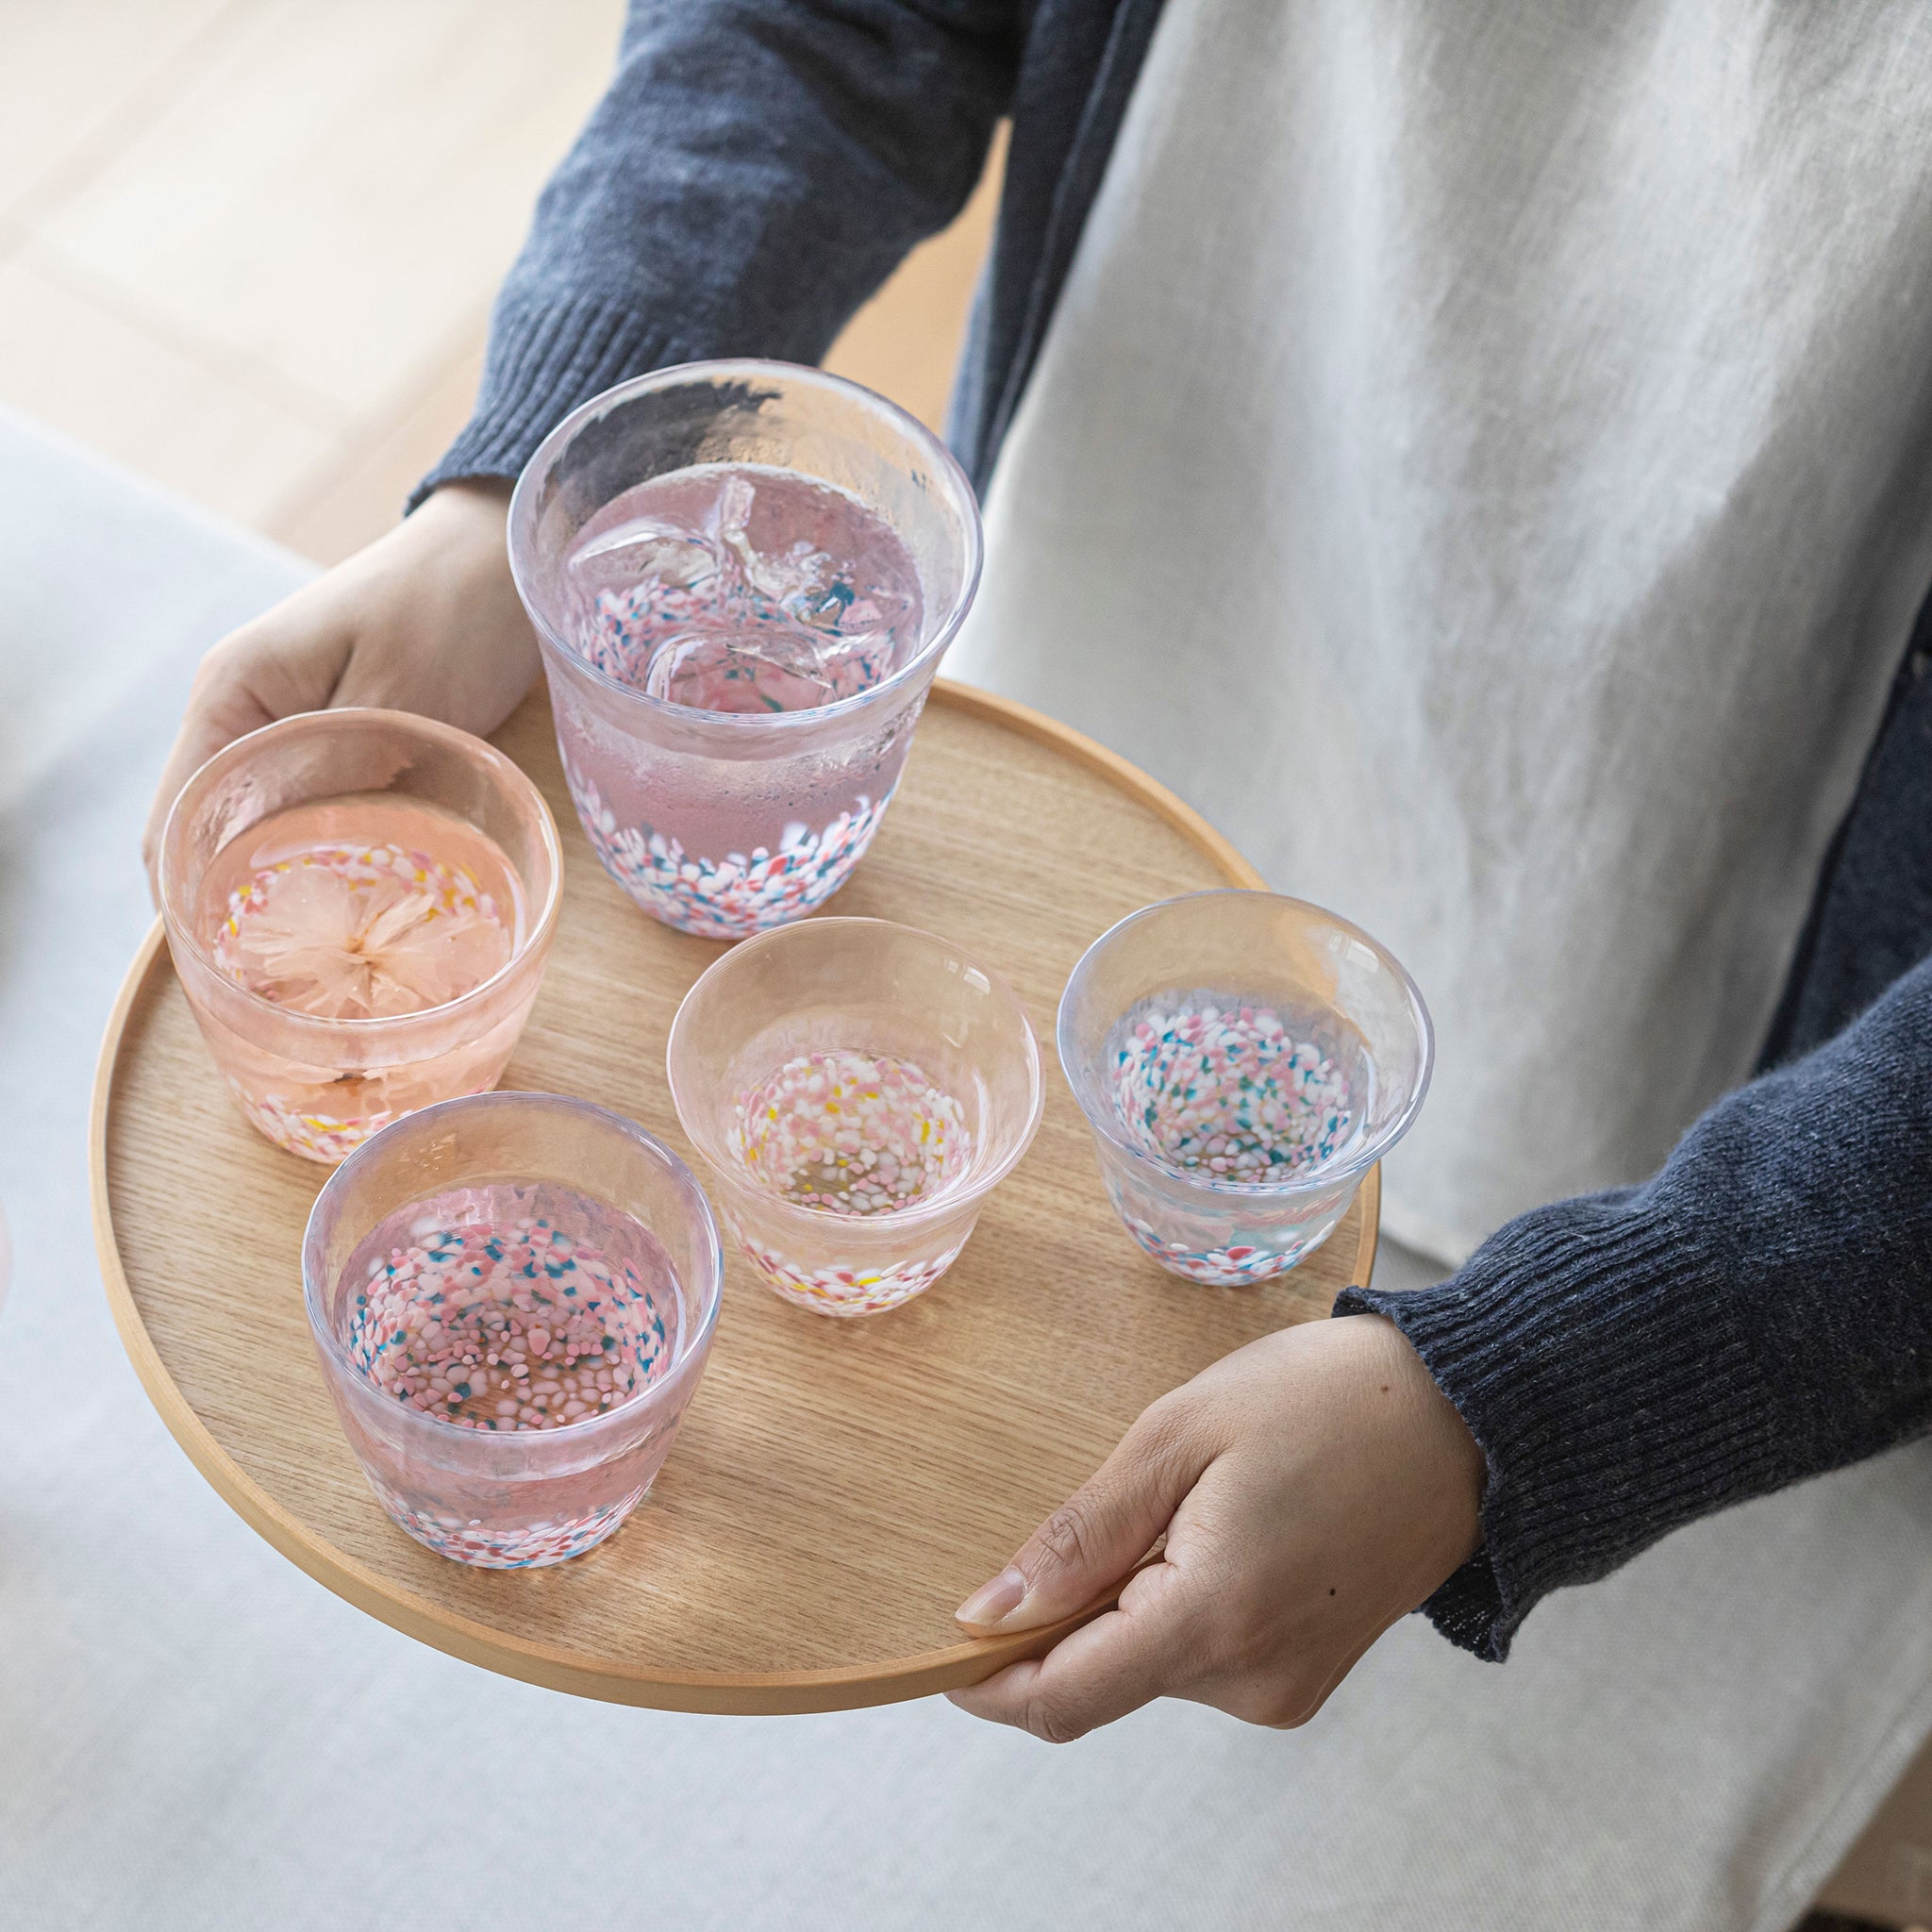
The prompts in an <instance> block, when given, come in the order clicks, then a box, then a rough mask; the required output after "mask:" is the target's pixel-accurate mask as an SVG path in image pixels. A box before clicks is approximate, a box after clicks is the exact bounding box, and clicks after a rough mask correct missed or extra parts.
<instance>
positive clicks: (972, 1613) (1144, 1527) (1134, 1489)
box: [953, 1400, 1215, 1630]
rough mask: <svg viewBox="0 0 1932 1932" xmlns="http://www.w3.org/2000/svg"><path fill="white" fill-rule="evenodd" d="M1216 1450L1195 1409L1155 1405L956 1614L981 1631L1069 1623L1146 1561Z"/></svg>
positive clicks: (1165, 1401) (964, 1621)
mask: <svg viewBox="0 0 1932 1932" xmlns="http://www.w3.org/2000/svg"><path fill="white" fill-rule="evenodd" d="M1214 1446H1215V1445H1214V1444H1213V1443H1211V1442H1210V1441H1208V1438H1207V1436H1206V1433H1205V1431H1204V1429H1203V1428H1202V1427H1201V1426H1200V1425H1199V1424H1198V1423H1197V1421H1196V1418H1195V1411H1194V1409H1193V1407H1192V1406H1191V1405H1181V1404H1177V1403H1174V1402H1173V1401H1172V1400H1164V1401H1161V1402H1158V1403H1156V1404H1155V1405H1154V1406H1153V1407H1151V1408H1149V1409H1147V1410H1145V1411H1144V1412H1143V1413H1142V1415H1141V1419H1140V1420H1139V1421H1138V1422H1137V1423H1135V1424H1134V1426H1133V1427H1132V1428H1131V1429H1129V1430H1128V1431H1127V1433H1126V1434H1125V1435H1124V1437H1123V1438H1122V1439H1121V1441H1120V1444H1119V1446H1118V1447H1117V1448H1116V1449H1115V1450H1114V1452H1113V1454H1112V1455H1111V1456H1109V1457H1108V1458H1107V1460H1106V1461H1105V1462H1104V1463H1102V1464H1101V1466H1100V1468H1099V1469H1098V1470H1097V1471H1095V1473H1094V1474H1093V1475H1092V1476H1091V1477H1090V1478H1089V1480H1088V1481H1087V1482H1086V1483H1085V1484H1084V1485H1083V1486H1082V1487H1081V1488H1080V1489H1079V1490H1078V1491H1075V1492H1074V1495H1073V1496H1071V1497H1070V1498H1069V1499H1068V1500H1067V1501H1066V1502H1065V1503H1063V1504H1061V1505H1060V1507H1058V1509H1056V1510H1055V1511H1054V1513H1053V1514H1052V1515H1051V1516H1049V1517H1048V1518H1047V1519H1046V1521H1045V1522H1044V1523H1042V1524H1041V1525H1040V1527H1039V1528H1038V1529H1036V1530H1035V1531H1034V1532H1033V1534H1032V1535H1031V1536H1030V1537H1029V1538H1027V1540H1026V1541H1025V1543H1024V1545H1023V1546H1022V1547H1021V1549H1020V1550H1019V1552H1018V1554H1017V1555H1015V1557H1013V1560H1012V1561H1011V1562H1010V1563H1008V1565H1007V1567H1006V1568H1005V1569H1004V1570H1002V1571H1001V1572H1000V1574H998V1575H997V1576H995V1577H994V1578H993V1579H992V1580H991V1582H990V1583H985V1584H982V1585H981V1586H980V1587H979V1589H977V1590H976V1591H974V1593H973V1594H972V1595H971V1596H970V1597H968V1598H967V1599H966V1601H965V1602H964V1603H963V1604H961V1605H960V1606H959V1607H958V1609H957V1610H956V1611H954V1613H953V1614H954V1616H955V1617H957V1618H958V1621H959V1622H960V1623H962V1624H966V1625H968V1626H969V1627H970V1628H973V1629H977V1630H1030V1629H1033V1628H1035V1627H1036V1626H1038V1625H1039V1624H1052V1623H1055V1622H1057V1621H1058V1619H1059V1618H1061V1617H1070V1616H1072V1615H1073V1613H1074V1611H1075V1610H1077V1609H1079V1608H1080V1607H1082V1606H1083V1605H1086V1604H1090V1603H1091V1602H1092V1601H1093V1599H1094V1598H1095V1597H1096V1596H1098V1595H1099V1594H1100V1593H1101V1592H1102V1591H1105V1590H1106V1589H1107V1588H1108V1585H1109V1584H1113V1583H1118V1582H1119V1581H1120V1579H1121V1578H1122V1577H1123V1576H1124V1575H1125V1574H1127V1572H1128V1571H1129V1570H1131V1569H1132V1568H1133V1567H1134V1565H1135V1564H1136V1563H1138V1562H1139V1561H1140V1560H1141V1557H1144V1556H1145V1555H1146V1554H1147V1552H1148V1550H1149V1549H1150V1548H1151V1547H1152V1546H1153V1543H1154V1540H1155V1538H1156V1537H1158V1535H1159V1534H1160V1533H1161V1531H1162V1530H1164V1529H1165V1528H1166V1527H1167V1524H1168V1519H1169V1518H1170V1517H1172V1516H1173V1514H1174V1508H1175V1507H1176V1505H1178V1504H1179V1502H1180V1500H1181V1498H1182V1497H1183V1496H1185V1495H1186V1494H1187V1493H1188V1491H1190V1490H1191V1489H1192V1488H1193V1486H1194V1483H1195V1481H1196V1480H1197V1479H1198V1477H1199V1476H1200V1474H1201V1472H1202V1471H1203V1470H1204V1469H1206V1468H1207V1466H1208V1463H1209V1462H1210V1461H1211V1460H1212V1459H1213V1455H1214Z"/></svg>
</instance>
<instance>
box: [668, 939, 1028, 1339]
mask: <svg viewBox="0 0 1932 1932" xmlns="http://www.w3.org/2000/svg"><path fill="white" fill-rule="evenodd" d="M849 1052H856V1053H859V1054H863V1055H867V1056H891V1057H892V1058H895V1059H897V1060H900V1061H903V1062H909V1063H910V1064H911V1065H913V1066H915V1067H917V1068H918V1069H919V1070H920V1071H921V1072H922V1073H923V1074H924V1075H925V1077H926V1078H927V1079H928V1080H930V1081H931V1082H932V1083H934V1085H935V1086H937V1087H938V1088H939V1089H941V1091H943V1092H944V1093H945V1094H947V1095H949V1096H951V1097H952V1099H953V1101H954V1102H955V1103H956V1105H957V1107H958V1111H959V1115H960V1117H961V1118H962V1119H963V1123H964V1126H965V1129H966V1133H967V1135H968V1137H969V1139H968V1140H967V1141H966V1143H965V1146H966V1153H965V1158H964V1160H963V1162H962V1163H961V1165H960V1168H959V1170H958V1172H957V1173H956V1174H953V1175H952V1176H951V1177H950V1178H948V1179H946V1180H944V1181H943V1182H942V1184H941V1185H940V1186H939V1187H938V1188H937V1189H936V1190H935V1191H933V1192H931V1193H930V1194H928V1195H922V1196H921V1197H919V1198H916V1199H913V1200H911V1201H909V1202H908V1204H907V1205H906V1206H905V1207H902V1208H895V1209H892V1210H891V1211H888V1212H884V1213H877V1214H849V1213H839V1212H835V1211H832V1210H831V1209H829V1208H821V1207H808V1206H804V1205H801V1204H800V1203H798V1202H796V1201H794V1200H791V1199H787V1198H785V1196H784V1195H782V1194H781V1193H778V1192H776V1191H774V1190H773V1189H772V1188H770V1187H768V1186H766V1185H764V1184H763V1183H762V1182H760V1181H758V1179H756V1178H755V1177H754V1175H753V1173H752V1170H751V1168H750V1166H749V1164H748V1163H747V1160H746V1158H745V1149H744V1144H743V1143H744V1135H745V1127H746V1121H745V1119H744V1118H743V1110H744V1108H745V1103H746V1101H747V1099H748V1097H749V1096H751V1095H754V1094H757V1093H758V1092H759V1091H761V1090H764V1089H766V1088H768V1087H769V1084H770V1083H771V1081H772V1079H773V1077H774V1074H777V1073H778V1072H779V1070H780V1069H782V1068H785V1067H787V1066H788V1065H792V1064H795V1063H797V1062H798V1061H799V1060H800V1059H801V1058H807V1057H808V1056H811V1055H813V1054H826V1053H849ZM665 1058H666V1064H667V1069H668V1072H669V1074H670V1080H671V1097H672V1100H673V1102H674V1103H675V1106H676V1108H677V1117H678V1120H679V1121H680V1122H681V1123H682V1124H683V1126H684V1130H685V1132H686V1133H687V1134H689V1135H690V1136H691V1143H692V1145H693V1146H695V1147H696V1149H697V1151H698V1154H699V1156H700V1157H701V1158H702V1159H703V1161H704V1164H705V1167H706V1169H707V1171H708V1173H709V1174H710V1176H711V1179H712V1181H713V1183H714V1187H715V1191H716V1192H717V1195H718V1199H719V1201H720V1203H721V1205H722V1207H723V1209H724V1219H725V1222H726V1224H728V1225H729V1227H730V1228H731V1231H732V1233H733V1234H735V1235H736V1236H737V1237H738V1240H739V1243H740V1245H741V1247H742V1248H743V1250H744V1253H745V1255H746V1256H747V1257H749V1259H750V1260H751V1263H752V1265H753V1266H754V1267H755V1268H756V1269H757V1270H758V1274H759V1275H760V1276H761V1277H762V1278H763V1279H764V1281H765V1282H766V1284H767V1285H768V1286H769V1287H771V1288H772V1289H774V1290H775V1291H777V1293H778V1294H780V1295H781V1296H783V1297H784V1299H785V1300H787V1301H789V1302H794V1303H796V1304H797V1305H798V1306H799V1307H804V1308H809V1309H810V1310H811V1311H812V1312H813V1313H814V1314H817V1315H848V1316H849V1315H875V1314H879V1313H881V1312H883V1311H884V1310H885V1309H887V1308H895V1307H899V1306H900V1305H901V1304H902V1303H904V1302H908V1301H910V1300H911V1299H912V1297H913V1296H914V1295H916V1294H922V1293H924V1291H925V1290H927V1289H928V1288H930V1287H931V1286H932V1285H933V1283H934V1282H935V1281H937V1280H938V1279H939V1278H940V1276H941V1274H944V1273H945V1272H946V1270H947V1269H948V1268H949V1267H951V1266H952V1264H953V1262H954V1261H955V1260H956V1259H957V1258H958V1254H959V1251H960V1249H961V1248H963V1247H964V1246H965V1244H966V1239H967V1237H968V1236H969V1235H970V1234H971V1233H972V1232H973V1227H974V1223H975V1222H976V1221H977V1220H978V1218H979V1210H980V1208H982V1207H984V1205H985V1203H986V1198H987V1196H988V1195H989V1194H990V1193H991V1191H992V1190H993V1189H994V1188H995V1187H997V1186H998V1185H999V1183H1000V1182H1001V1181H1002V1180H1004V1179H1005V1178H1006V1176H1007V1175H1008V1174H1010V1173H1011V1172H1012V1170H1013V1167H1014V1165H1015V1164H1016V1163H1017V1162H1018V1160H1019V1158H1020V1157H1021V1156H1022V1155H1023V1154H1024V1153H1025V1151H1026V1149H1027V1147H1028V1146H1029V1145H1030V1144H1031V1142H1032V1140H1033V1136H1034V1134H1035V1132H1036V1131H1037V1130H1038V1128H1039V1126H1040V1117H1041V1110H1042V1108H1043V1107H1044V1104H1045V1090H1044V1087H1043V1084H1042V1082H1041V1069H1040V1048H1039V1045H1038V1043H1037V1042H1036V1041H1035V1040H1034V1038H1033V1029H1032V1027H1031V1026H1030V1025H1029V1024H1027V1021H1026V1014H1025V1011H1024V1008H1022V1007H1021V1005H1020V1002H1019V1000H1018V999H1017V998H1016V997H1015V996H1014V994H1013V991H1012V989H1011V988H1010V987H1008V985H1007V983H1006V982H1005V981H1004V980H1003V979H1000V978H999V977H997V976H996V975H995V974H991V973H989V972H988V971H987V970H986V969H985V968H984V967H983V966H981V965H979V964H978V963H977V962H976V961H975V960H974V959H973V958H971V957H970V956H969V955H967V954H966V953H964V952H962V951H961V950H960V949H959V948H958V946H956V945H954V944H953V943H952V942H951V941H948V940H943V939H940V938H938V937H937V936H936V935H934V934H932V933H927V932H918V931H915V930H914V929H913V928H912V927H911V926H906V925H894V924H891V923H890V922H888V921H886V920H883V919H813V920H808V921H807V922H806V923H805V924H803V925H794V926H788V927H787V928H786V929H785V930H783V931H782V932H774V933H766V934H764V935H763V936H762V937H760V938H758V939H755V940H747V941H745V942H744V943H743V944H742V945H741V946H735V947H734V948H733V949H732V950H731V951H730V952H728V953H726V954H725V955H724V958H721V959H719V960H717V961H716V962H715V963H714V964H713V965H712V966H711V967H710V968H709V970H708V971H707V972H706V973H705V974H704V975H703V976H702V977H701V978H700V979H699V980H698V982H697V984H696V985H695V986H693V987H692V988H691V991H690V992H688V993H687V994H686V995H685V998H684V1004H683V1005H682V1006H680V1007H679V1008H678V1009H677V1017H676V1018H675V1020H674V1021H673V1022H672V1023H671V1039H670V1042H669V1046H668V1049H667V1052H666V1056H665Z"/></svg>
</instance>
